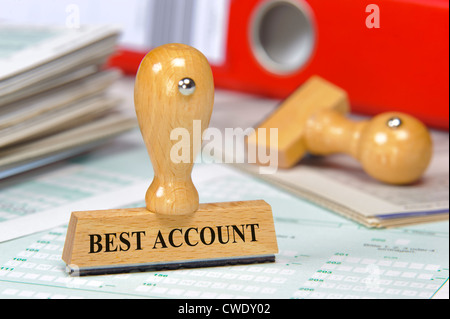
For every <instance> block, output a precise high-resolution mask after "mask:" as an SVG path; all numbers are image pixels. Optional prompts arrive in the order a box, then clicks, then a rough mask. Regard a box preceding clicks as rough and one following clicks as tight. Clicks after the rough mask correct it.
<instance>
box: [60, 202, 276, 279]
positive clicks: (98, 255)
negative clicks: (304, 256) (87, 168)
mask: <svg viewBox="0 0 450 319" xmlns="http://www.w3.org/2000/svg"><path fill="white" fill-rule="evenodd" d="M277 252H278V248H277V241H276V235H275V229H274V224H273V217H272V210H271V208H270V205H268V204H267V203H266V202H265V201H262V200H256V201H242V202H224V203H211V204H200V207H199V209H198V210H197V211H196V212H195V213H193V214H188V215H181V216H180V215H176V216H173V215H162V214H155V213H152V212H150V211H148V210H147V209H146V208H145V207H143V208H128V209H114V210H100V211H83V212H73V213H72V216H71V219H70V223H69V229H68V233H67V237H66V242H65V245H64V251H63V260H64V261H65V262H66V264H67V265H68V266H69V267H70V268H71V269H72V270H75V271H76V270H79V269H81V270H95V269H96V268H102V269H103V270H104V269H105V268H108V267H110V268H111V272H115V271H114V268H116V267H119V268H117V269H116V270H119V269H120V267H121V266H126V267H128V268H130V269H129V270H132V268H133V267H134V266H137V269H139V265H140V266H141V267H144V268H146V267H147V266H149V265H150V266H155V268H157V267H161V268H171V266H173V265H174V263H175V264H177V263H178V262H180V261H182V263H185V262H186V265H188V266H189V262H191V263H192V265H195V266H196V267H198V266H200V265H201V262H198V261H200V260H201V261H202V262H203V261H207V260H213V261H214V260H215V261H216V263H217V264H218V265H219V264H226V263H228V262H227V260H228V259H229V261H230V262H231V263H232V262H233V258H236V257H239V258H244V259H246V258H247V257H250V258H255V257H258V256H261V257H263V258H266V259H267V256H271V255H274V254H276V253H277ZM239 258H238V259H237V260H235V261H236V262H239ZM268 260H270V258H269V259H268ZM221 261H222V262H221ZM271 261H273V260H271ZM211 265H214V263H205V266H211ZM164 266H166V267H164ZM175 268H177V267H175ZM101 273H102V274H104V273H108V271H102V272H101Z"/></svg>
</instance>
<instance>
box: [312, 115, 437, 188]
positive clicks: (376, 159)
mask: <svg viewBox="0 0 450 319" xmlns="http://www.w3.org/2000/svg"><path fill="white" fill-rule="evenodd" d="M304 133H305V134H304V138H305V143H306V148H307V150H308V152H310V153H311V154H315V155H327V154H332V153H347V154H349V155H352V156H353V157H354V158H356V159H357V160H359V161H360V162H361V164H362V166H363V168H364V170H365V171H366V172H367V173H368V174H369V175H371V176H372V177H374V178H376V179H378V180H380V181H383V182H385V183H390V184H409V183H412V182H414V181H416V180H417V179H419V178H420V176H421V175H422V174H423V173H424V171H425V170H426V168H427V167H428V164H429V162H430V160H431V156H432V141H431V137H430V134H429V132H428V130H427V128H426V127H425V126H424V125H423V124H422V123H421V122H420V121H419V120H417V119H416V118H414V117H412V116H410V115H407V114H404V113H394V112H389V113H383V114H380V115H378V116H375V117H374V118H373V119H371V120H370V121H361V122H354V121H350V120H348V119H347V118H345V116H344V115H343V114H342V113H340V112H337V111H334V110H331V109H328V110H320V111H317V112H316V113H314V114H313V115H311V116H310V118H309V119H308V121H307V124H306V127H305V132H304Z"/></svg>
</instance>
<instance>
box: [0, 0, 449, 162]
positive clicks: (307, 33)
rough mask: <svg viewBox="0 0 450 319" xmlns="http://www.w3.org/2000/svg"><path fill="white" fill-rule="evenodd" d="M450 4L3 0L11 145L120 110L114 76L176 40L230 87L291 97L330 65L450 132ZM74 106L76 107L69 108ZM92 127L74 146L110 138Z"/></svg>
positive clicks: (340, 78)
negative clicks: (113, 95)
mask: <svg viewBox="0 0 450 319" xmlns="http://www.w3.org/2000/svg"><path fill="white" fill-rule="evenodd" d="M448 9H449V1H448V0H432V1H430V0H403V1H399V0H378V1H376V2H373V3H372V2H371V1H363V0H341V1H334V0H246V1H242V0H214V1H211V0H127V1H122V0H95V1H92V0H91V1H88V0H39V1H36V0H2V1H1V2H0V155H1V156H2V157H6V156H7V155H8V156H9V155H11V154H12V153H14V152H15V153H17V152H18V150H19V151H20V152H22V153H23V150H24V149H25V147H26V148H30V146H26V145H25V144H24V143H26V142H36V141H37V138H38V137H39V138H43V137H49V136H50V133H52V134H53V133H55V132H61V129H62V128H64V129H67V128H77V127H80V126H82V124H83V125H84V124H86V123H87V118H89V121H91V122H92V123H94V120H95V121H98V119H104V118H105V116H104V114H105V112H106V111H108V114H110V113H111V112H112V113H114V106H115V105H116V104H117V103H118V102H117V101H115V100H114V99H112V98H111V97H110V96H108V95H107V88H108V86H109V85H111V83H112V82H114V81H115V80H116V79H117V78H120V77H121V76H123V75H125V76H129V77H130V78H132V77H133V76H134V74H135V72H136V70H137V68H138V66H139V63H140V61H141V59H142V57H143V56H144V55H145V54H146V53H147V52H148V51H149V50H151V49H152V48H154V47H156V46H159V45H161V44H164V43H170V42H180V43H185V44H189V45H191V46H194V47H196V48H197V49H199V50H200V51H202V52H203V53H204V54H205V55H206V57H207V58H208V60H209V62H210V64H211V66H212V69H213V72H214V78H215V84H216V87H217V88H219V89H227V90H234V91H238V92H244V93H249V94H252V95H256V96H260V97H264V98H274V99H278V100H281V99H284V98H286V97H287V96H289V94H291V93H292V92H293V91H294V90H295V89H296V88H297V87H299V86H300V85H301V84H302V83H304V82H305V81H306V80H307V79H308V78H310V77H311V76H313V75H319V76H321V77H323V78H325V79H326V80H328V81H330V82H332V83H334V84H336V85H338V86H340V87H341V88H343V89H344V90H346V91H347V92H348V95H349V98H350V101H351V104H352V111H353V112H354V113H360V114H364V115H374V114H378V113H381V112H385V111H403V112H406V113H409V114H411V115H413V116H415V117H417V118H419V119H421V120H422V121H423V122H424V123H425V124H427V125H428V126H429V127H431V128H434V129H439V130H444V131H448V127H449V125H448V123H449V120H448V111H449V89H448V87H449V40H448V38H449V18H448V14H449V10H448ZM69 62H70V63H69ZM114 69H118V70H120V73H118V72H117V71H114ZM75 88H76V90H75ZM93 88H96V89H95V90H93ZM89 89H90V91H89ZM64 92H66V93H64ZM68 92H69V93H70V92H72V93H70V94H72V95H70V94H69V93H68ZM73 92H78V93H79V94H78V96H77V97H76V98H75V97H74V95H73ZM70 96H72V98H69V97H70ZM50 97H51V98H52V99H53V101H55V102H54V103H53V104H52V105H53V106H52V107H49V106H48V101H49V99H50ZM95 98H97V99H96V100H95ZM36 101H41V102H42V103H41V104H42V105H43V104H46V106H41V107H40V108H39V109H38V108H37V106H36V105H37V104H38V103H37V102H36ZM105 101H106V102H105ZM75 102H77V103H75ZM93 104H95V105H96V107H95V108H93V107H92V105H93ZM89 105H91V106H89ZM68 106H70V107H71V109H72V113H70V114H73V116H71V117H70V118H67V114H66V118H62V115H61V113H67V112H66V111H64V112H63V111H62V110H64V108H65V107H68ZM18 109H22V110H23V111H22V113H21V114H17V113H15V111H17V110H18ZM80 109H82V110H85V111H84V112H81V113H80ZM94 109H95V112H91V111H92V110H94ZM50 110H51V112H52V113H47V117H46V118H45V121H44V117H43V114H44V113H45V112H50ZM57 110H59V111H58V112H59V117H58V116H56V115H55V114H54V112H56V111H57ZM66 110H67V109H66ZM13 111H14V112H13ZM44 111H45V112H44ZM58 112H57V113H58ZM89 112H90V114H88V113H89ZM94 113H95V114H94ZM25 114H39V115H40V116H41V117H38V118H35V119H34V122H33V121H32V122H28V123H29V125H28V126H32V127H35V128H36V127H39V129H37V128H36V129H35V130H31V131H29V132H28V133H27V134H26V133H25V132H23V131H22V129H21V128H20V126H19V127H18V128H17V127H16V128H15V130H14V129H12V128H11V127H13V126H17V125H18V124H21V125H22V126H23V125H24V124H23V123H24V122H23V121H24V119H25V118H27V115H25ZM49 114H53V115H52V116H53V117H55V116H56V118H57V119H58V120H57V121H56V120H54V121H53V122H52V121H48V118H49V117H50V116H49ZM116 115H117V114H116ZM28 117H29V118H28V120H29V121H31V120H32V119H31V116H28ZM2 121H3V122H2ZM111 121H112V120H111ZM2 123H3V124H2ZM117 123H121V125H123V128H122V130H115V131H111V132H110V134H107V135H108V136H109V135H111V136H112V135H114V134H119V133H120V132H121V131H124V130H127V129H129V128H130V126H132V124H131V122H130V119H129V118H127V119H125V118H118V117H117V116H116V122H114V121H112V122H110V123H109V124H107V123H102V125H107V126H108V127H117ZM38 124H39V125H38ZM2 125H3V126H2ZM51 127H52V128H53V129H50V128H51ZM2 128H3V129H2ZM83 129H84V130H85V131H86V132H88V131H89V130H90V129H91V130H92V131H93V132H95V131H98V130H96V129H95V128H94V127H91V128H86V127H84V128H83ZM19 131H20V134H19V133H17V132H19ZM11 132H12V133H11ZM14 132H16V133H14ZM89 132H91V131H89ZM13 133H14V134H13ZM73 134H75V133H73ZM83 134H84V135H86V134H87V133H86V134H85V133H83ZM89 134H90V136H91V140H88V139H87V138H86V139H85V140H83V141H79V142H77V143H75V142H74V143H73V144H74V145H72V146H71V147H72V148H73V147H75V146H80V145H81V144H86V143H88V144H89V143H93V142H95V141H100V140H101V139H103V138H105V136H104V135H105V134H103V135H102V136H97V137H95V138H94V137H93V135H92V133H89ZM89 134H88V135H89ZM76 135H77V136H80V134H79V133H77V134H76ZM72 136H73V135H72ZM6 137H8V138H6ZM68 139H69V138H66V139H65V140H68ZM70 140H73V139H72V138H70ZM30 145H31V144H30ZM33 145H35V146H36V145H37V146H36V148H38V149H41V150H42V151H41V153H44V151H43V149H44V148H42V145H40V144H33ZM39 145H40V146H39ZM48 145H55V142H54V140H53V141H52V140H48V141H47V146H48ZM38 146H39V147H38ZM14 147H19V148H14ZM62 147H63V146H62V144H61V147H60V149H59V151H61V149H62ZM11 149H12V150H11ZM49 152H50V147H49V146H48V152H47V154H49ZM50 153H51V152H50ZM34 156H35V157H36V154H35V155H34ZM19 159H20V158H19ZM19 159H18V158H13V159H10V160H9V162H5V161H4V162H3V163H2V162H0V166H1V165H3V166H5V165H6V166H7V165H10V164H12V163H14V162H15V163H17V161H18V160H19ZM20 160H23V158H22V159H20Z"/></svg>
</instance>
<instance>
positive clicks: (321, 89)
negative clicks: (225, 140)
mask: <svg viewBox="0 0 450 319" xmlns="http://www.w3.org/2000/svg"><path fill="white" fill-rule="evenodd" d="M322 109H332V110H336V111H337V112H339V113H343V114H345V113H348V112H349V110H350V107H349V102H348V98H347V93H346V92H345V91H344V90H342V89H340V88H339V87H337V86H335V85H333V84H331V83H329V82H327V81H326V80H324V79H322V78H320V77H318V76H314V77H312V78H310V79H309V80H308V81H307V82H305V83H304V84H303V85H302V86H300V87H299V88H298V89H297V90H296V91H295V92H294V93H292V94H291V95H290V96H289V97H288V98H287V99H286V100H285V101H283V103H281V105H280V106H279V107H278V108H277V109H276V110H275V112H274V113H273V114H271V115H270V117H268V118H267V119H266V120H265V121H264V122H263V123H262V124H261V125H259V127H258V128H265V129H267V130H269V129H270V128H277V129H278V145H270V140H269V134H266V135H267V140H261V139H258V136H257V134H253V135H251V136H249V137H248V139H247V144H248V145H249V148H250V147H255V146H260V147H265V148H267V149H269V148H271V151H277V152H278V166H279V167H280V168H290V167H292V166H294V165H295V164H297V163H298V161H299V160H300V159H301V158H302V157H303V156H304V155H305V153H306V151H307V149H306V145H305V140H304V128H305V125H306V122H307V120H308V119H309V118H310V116H311V115H312V114H314V113H315V112H317V111H318V110H322ZM256 132H257V130H256ZM266 153H269V151H267V152H266Z"/></svg>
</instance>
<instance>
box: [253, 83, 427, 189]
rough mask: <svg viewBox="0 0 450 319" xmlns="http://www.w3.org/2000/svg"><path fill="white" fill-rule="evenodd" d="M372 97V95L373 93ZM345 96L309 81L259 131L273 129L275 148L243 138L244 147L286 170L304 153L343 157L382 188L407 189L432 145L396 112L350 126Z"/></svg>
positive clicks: (423, 130) (419, 126) (405, 116)
mask: <svg viewBox="0 0 450 319" xmlns="http://www.w3.org/2000/svg"><path fill="white" fill-rule="evenodd" d="M374 94H376V92H374ZM349 112H350V105H349V102H348V97H347V93H346V92H345V91H344V90H342V89H341V88H339V87H337V86H335V85H334V84H332V83H329V82H328V81H326V80H324V79H322V78H320V77H318V76H314V77H312V78H310V79H309V80H308V81H307V82H306V83H304V84H303V85H302V86H300V87H299V88H298V89H297V90H296V91H295V92H294V93H292V94H291V95H290V96H289V97H288V98H287V99H286V100H284V101H283V102H282V103H281V105H280V106H279V107H278V108H277V109H276V110H275V111H274V112H273V113H272V114H271V115H270V116H269V117H268V118H267V119H266V120H265V121H263V123H261V125H260V126H259V128H264V129H270V128H277V129H278V143H277V145H271V144H270V140H269V138H268V137H267V139H266V140H262V139H258V135H257V134H253V135H250V136H249V137H248V139H247V143H248V144H249V147H250V146H252V147H255V145H256V146H258V147H263V148H267V149H269V148H270V149H271V151H276V152H278V167H280V168H290V167H292V166H294V165H296V164H297V163H298V162H299V161H300V160H301V159H302V158H303V156H305V154H307V153H309V154H313V155H329V154H334V153H345V154H349V155H351V156H352V157H354V158H355V159H357V160H358V161H359V162H360V163H361V165H362V167H363V169H364V170H365V172H366V173H367V174H369V175H370V176H372V177H373V178H375V179H377V180H379V181H382V182H384V183H388V184H399V185H400V184H410V183H413V182H415V181H417V180H418V179H419V178H420V177H421V176H422V174H423V173H424V172H425V170H426V168H427V167H428V164H429V163H430V160H431V156H432V141H431V137H430V134H429V132H428V130H427V128H426V127H425V125H424V124H423V123H422V122H420V121H419V120H417V119H416V118H414V117H412V116H410V115H408V114H405V113H400V112H387V113H382V114H379V115H377V116H375V117H374V118H372V119H370V120H363V121H353V120H350V119H348V118H347V116H346V115H347V114H348V113H349Z"/></svg>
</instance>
